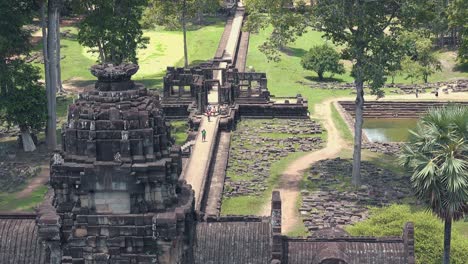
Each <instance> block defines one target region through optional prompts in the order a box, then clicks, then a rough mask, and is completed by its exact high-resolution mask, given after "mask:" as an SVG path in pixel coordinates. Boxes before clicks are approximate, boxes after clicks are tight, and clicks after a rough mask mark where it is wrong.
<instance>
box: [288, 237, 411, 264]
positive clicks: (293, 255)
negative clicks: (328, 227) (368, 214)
mask: <svg viewBox="0 0 468 264" xmlns="http://www.w3.org/2000/svg"><path fill="white" fill-rule="evenodd" d="M286 252H287V253H286V258H287V259H288V262H287V263H288V264H303V263H311V264H319V263H322V261H324V260H327V259H328V260H331V259H334V260H341V261H344V262H343V263H347V264H360V263H379V264H406V263H408V261H407V256H406V252H405V244H404V242H403V239H402V238H398V237H396V238H381V239H379V238H374V237H349V236H348V237H338V236H337V237H316V238H308V239H288V241H287V250H286ZM340 263H341V262H340Z"/></svg>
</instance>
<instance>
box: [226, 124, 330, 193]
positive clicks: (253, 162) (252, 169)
mask: <svg viewBox="0 0 468 264" xmlns="http://www.w3.org/2000/svg"><path fill="white" fill-rule="evenodd" d="M320 133H322V128H321V127H320V125H319V124H318V123H317V122H315V121H312V120H300V121H297V120H283V119H280V120H264V121H260V123H259V122H258V120H257V121H256V122H250V121H245V122H241V123H240V124H239V125H238V129H237V131H235V132H234V134H233V138H232V140H231V149H230V156H229V164H228V168H227V173H226V180H225V186H224V197H233V196H242V195H261V194H262V193H263V192H264V191H265V190H266V188H267V180H268V179H269V178H270V175H271V171H270V167H271V164H272V163H274V162H276V161H279V160H280V159H282V158H284V157H286V156H288V155H289V154H291V153H294V152H309V151H313V150H316V149H319V148H321V146H322V143H323V141H322V139H321V138H320V137H318V136H314V135H316V134H320Z"/></svg>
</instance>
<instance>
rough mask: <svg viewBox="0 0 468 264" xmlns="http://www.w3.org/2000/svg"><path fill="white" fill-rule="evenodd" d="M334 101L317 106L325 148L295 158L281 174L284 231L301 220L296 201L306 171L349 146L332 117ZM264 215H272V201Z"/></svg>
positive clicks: (317, 116)
mask: <svg viewBox="0 0 468 264" xmlns="http://www.w3.org/2000/svg"><path fill="white" fill-rule="evenodd" d="M334 101H336V98H333V99H329V100H326V101H324V102H322V103H320V104H317V105H316V106H315V114H314V116H315V117H316V118H318V119H320V120H322V124H323V126H324V127H325V129H326V130H327V132H328V140H327V145H326V146H325V148H323V149H320V150H318V151H314V152H310V153H308V154H307V155H305V156H303V157H301V158H299V159H297V160H295V161H294V162H293V163H291V164H290V165H289V166H288V167H287V168H286V170H285V171H284V173H283V175H282V176H281V179H280V182H279V186H278V188H277V190H279V191H280V193H281V200H282V207H283V216H282V231H283V233H288V232H289V231H291V230H292V229H293V228H294V227H295V226H296V225H298V224H299V223H300V221H301V219H300V217H299V215H298V212H297V208H296V201H297V199H298V198H299V192H300V190H299V183H300V181H301V180H302V177H303V175H304V171H305V170H306V169H308V168H310V167H311V166H312V165H313V164H314V163H315V162H317V161H319V160H323V159H328V158H333V157H335V156H336V155H337V154H338V153H339V152H340V150H341V149H343V148H345V147H347V143H346V142H345V140H344V139H343V138H342V137H341V136H340V133H339V131H338V129H337V128H336V126H335V124H334V123H333V120H332V117H331V116H332V112H331V105H332V103H333V102H334ZM262 215H270V202H268V203H267V204H266V205H265V207H264V209H263V212H262Z"/></svg>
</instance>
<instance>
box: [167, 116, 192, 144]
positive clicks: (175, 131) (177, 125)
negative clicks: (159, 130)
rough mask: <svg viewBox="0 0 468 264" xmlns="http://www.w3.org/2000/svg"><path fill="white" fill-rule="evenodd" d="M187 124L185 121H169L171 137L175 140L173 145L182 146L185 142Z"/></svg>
mask: <svg viewBox="0 0 468 264" xmlns="http://www.w3.org/2000/svg"><path fill="white" fill-rule="evenodd" d="M188 128H189V126H188V123H187V121H186V120H175V121H171V136H172V137H173V138H174V139H175V144H176V145H179V146H182V145H183V144H184V143H185V141H186V140H187V136H188V134H187V131H188Z"/></svg>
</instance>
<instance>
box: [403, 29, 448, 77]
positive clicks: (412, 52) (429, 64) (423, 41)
mask: <svg viewBox="0 0 468 264" xmlns="http://www.w3.org/2000/svg"><path fill="white" fill-rule="evenodd" d="M399 42H400V44H401V45H402V47H404V50H405V51H406V57H405V58H404V59H403V61H404V63H402V65H404V67H402V72H403V73H405V74H406V76H407V79H408V78H410V79H411V80H413V79H417V78H422V80H423V81H424V82H425V83H427V81H428V78H429V76H430V75H432V74H434V73H435V72H436V71H441V70H442V68H441V64H440V62H439V60H438V59H437V56H436V55H435V52H434V51H433V49H432V41H431V40H430V39H429V38H428V37H427V36H424V32H422V31H414V32H408V31H406V32H403V33H402V34H401V36H400V38H399ZM410 60H411V61H410Z"/></svg>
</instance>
